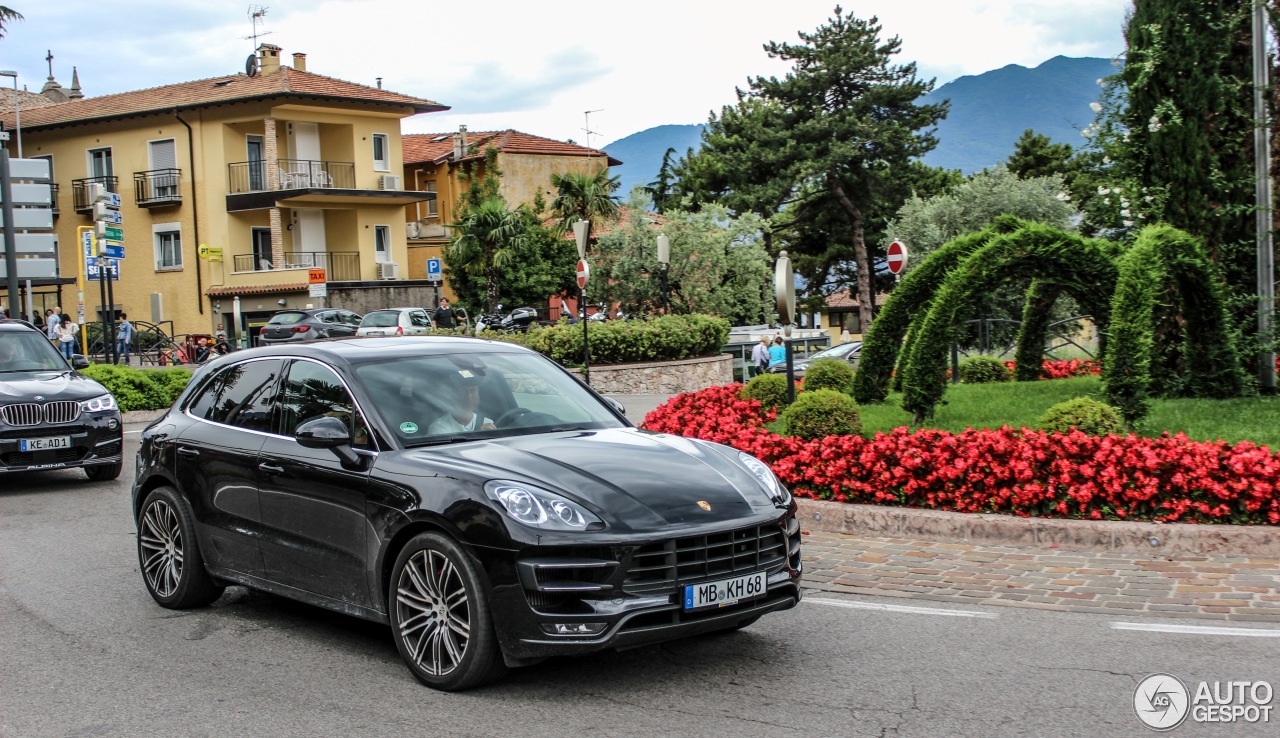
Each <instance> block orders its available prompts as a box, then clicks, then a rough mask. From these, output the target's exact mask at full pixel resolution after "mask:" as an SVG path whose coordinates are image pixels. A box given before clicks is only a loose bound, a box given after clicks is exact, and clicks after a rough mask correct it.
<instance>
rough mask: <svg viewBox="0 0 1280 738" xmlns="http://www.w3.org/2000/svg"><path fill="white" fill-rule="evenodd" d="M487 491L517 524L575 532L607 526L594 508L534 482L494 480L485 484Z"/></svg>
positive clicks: (485, 490) (490, 497)
mask: <svg viewBox="0 0 1280 738" xmlns="http://www.w3.org/2000/svg"><path fill="white" fill-rule="evenodd" d="M484 493H485V494H486V495H488V496H489V499H491V500H494V501H495V502H497V503H499V504H501V505H502V509H503V510H506V511H507V514H508V515H510V516H511V517H512V518H514V519H515V521H516V522H517V523H521V524H523V525H527V526H529V527H530V528H540V529H542V530H568V531H573V530H588V529H590V530H597V529H599V528H602V527H604V521H603V520H601V519H600V518H598V517H596V516H595V515H594V514H593V513H592V512H591V511H590V510H587V509H586V508H584V507H582V506H581V505H579V504H578V503H576V502H572V501H570V500H567V499H565V498H564V497H561V496H560V495H558V494H555V493H554V492H548V491H546V490H545V489H541V488H539V487H535V486H533V485H531V484H524V483H521V482H507V481H503V480H494V481H492V482H489V483H487V484H485V486H484Z"/></svg>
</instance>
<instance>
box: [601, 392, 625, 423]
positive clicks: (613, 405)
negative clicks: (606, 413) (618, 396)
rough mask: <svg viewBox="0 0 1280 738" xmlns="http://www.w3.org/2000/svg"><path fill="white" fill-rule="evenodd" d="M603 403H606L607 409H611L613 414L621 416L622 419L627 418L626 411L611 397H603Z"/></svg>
mask: <svg viewBox="0 0 1280 738" xmlns="http://www.w3.org/2000/svg"><path fill="white" fill-rule="evenodd" d="M604 401H605V403H606V404H608V405H609V407H611V408H613V411H614V412H615V413H617V414H619V415H621V416H623V417H624V418H625V417H626V416H627V409H626V408H625V407H623V406H622V403H621V402H618V401H617V400H615V399H613V398H612V397H605V398H604Z"/></svg>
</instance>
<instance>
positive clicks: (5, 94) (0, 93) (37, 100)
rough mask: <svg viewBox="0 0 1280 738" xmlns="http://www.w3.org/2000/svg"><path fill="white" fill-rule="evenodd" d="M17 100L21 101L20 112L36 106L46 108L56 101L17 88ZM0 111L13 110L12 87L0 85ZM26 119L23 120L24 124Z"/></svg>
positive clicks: (33, 108)
mask: <svg viewBox="0 0 1280 738" xmlns="http://www.w3.org/2000/svg"><path fill="white" fill-rule="evenodd" d="M18 101H19V102H20V103H21V106H22V112H24V113H25V112H26V111H28V110H35V109H36V108H47V107H49V106H50V105H57V104H58V103H56V102H54V101H52V100H50V99H49V98H47V97H45V96H44V95H41V94H39V93H36V92H28V91H26V90H18ZM0 111H3V112H5V113H12V112H13V89H12V88H3V87H0ZM25 123H26V121H23V124H24V125H25Z"/></svg>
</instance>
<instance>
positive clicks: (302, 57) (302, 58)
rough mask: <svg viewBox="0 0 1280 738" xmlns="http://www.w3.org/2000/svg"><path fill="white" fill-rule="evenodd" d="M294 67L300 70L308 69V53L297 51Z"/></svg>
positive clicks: (294, 57) (294, 56)
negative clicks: (298, 52)
mask: <svg viewBox="0 0 1280 738" xmlns="http://www.w3.org/2000/svg"><path fill="white" fill-rule="evenodd" d="M293 68H294V69H296V70H298V71H299V72H305V71H307V55H306V54H297V53H295V54H294V55H293Z"/></svg>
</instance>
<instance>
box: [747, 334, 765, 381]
mask: <svg viewBox="0 0 1280 738" xmlns="http://www.w3.org/2000/svg"><path fill="white" fill-rule="evenodd" d="M751 364H752V366H754V367H755V372H754V374H760V373H762V372H763V371H764V370H765V369H767V368H768V367H769V337H768V336H760V343H757V344H756V345H755V348H753V349H751Z"/></svg>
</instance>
